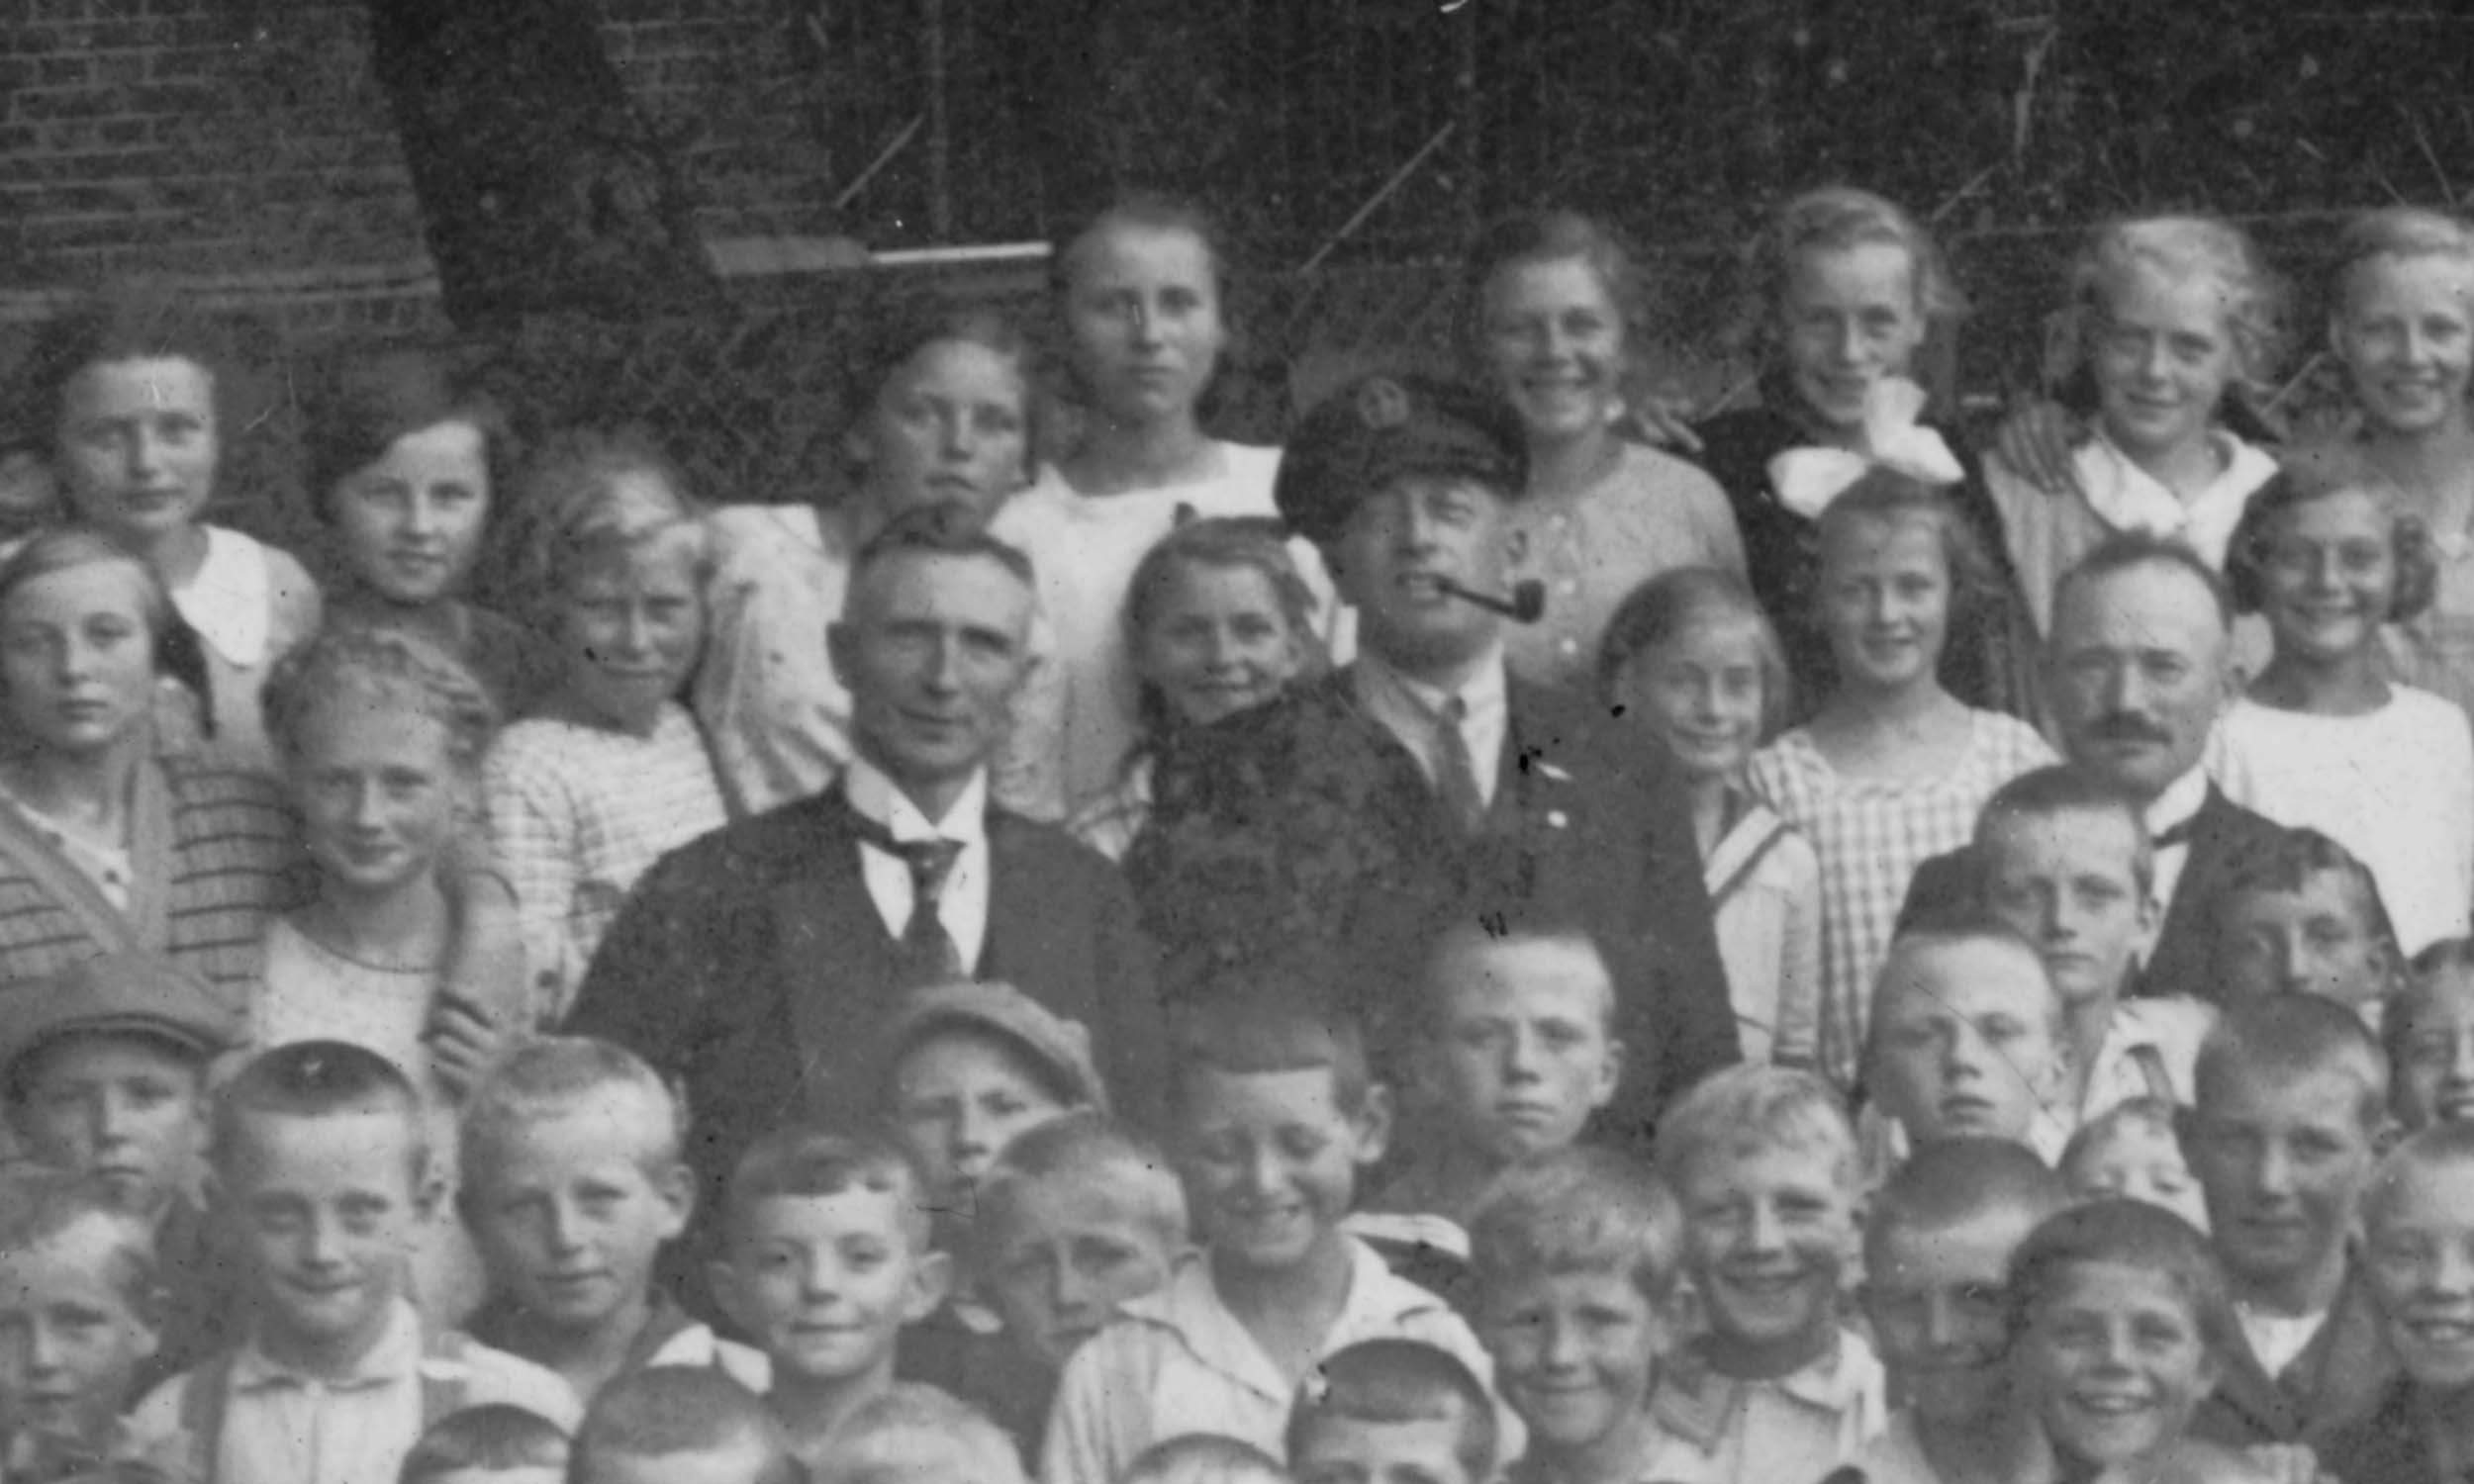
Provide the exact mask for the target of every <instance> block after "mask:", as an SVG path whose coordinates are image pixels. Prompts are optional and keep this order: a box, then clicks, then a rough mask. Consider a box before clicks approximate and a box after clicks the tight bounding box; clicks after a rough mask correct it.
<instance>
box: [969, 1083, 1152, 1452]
mask: <svg viewBox="0 0 2474 1484" xmlns="http://www.w3.org/2000/svg"><path fill="white" fill-rule="evenodd" d="M1192 1252H1193V1237H1192V1234H1191V1231H1190V1230H1189V1226H1188V1223H1187V1218H1186V1192H1185V1190H1184V1189H1183V1187H1181V1186H1180V1185H1179V1184H1178V1182H1177V1174H1176V1171H1175V1170H1174V1169H1173V1168H1171V1167H1170V1165H1169V1162H1168V1159H1167V1157H1166V1156H1164V1155H1163V1154H1161V1153H1160V1151H1159V1150H1158V1149H1157V1148H1156V1147H1155V1146H1154V1145H1153V1144H1152V1143H1151V1141H1149V1140H1147V1139H1145V1138H1143V1137H1142V1136H1141V1135H1139V1134H1137V1133H1135V1132H1134V1131H1133V1130H1131V1129H1128V1128H1126V1127H1125V1126H1124V1125H1123V1124H1120V1123H1118V1122H1117V1121H1116V1120H1114V1119H1112V1118H1110V1117H1108V1116H1107V1115H1106V1114H1104V1113H1099V1112H1095V1111H1093V1110H1090V1109H1084V1110H1082V1111H1079V1112H1074V1113H1069V1114H1067V1115H1065V1116H1064V1117H1063V1118H1059V1119H1056V1120H1054V1121H1052V1122H1049V1123H1045V1124H1042V1125H1040V1126H1039V1127H1038V1128H1035V1129H1033V1130H1031V1131H1030V1132H1029V1133H1027V1134H1024V1135H1022V1136H1020V1137H1019V1138H1016V1139H1015V1140H1014V1141H1013V1142H1012V1143H1010V1144H1008V1145H1006V1146H1005V1148H1004V1152H1003V1153H1001V1154H999V1156H998V1157H997V1161H996V1163H994V1164H993V1165H991V1166H990V1167H989V1170H988V1173H987V1175H986V1177H985V1178H984V1179H982V1181H981V1182H980V1189H979V1221H978V1222H977V1224H976V1226H975V1228H974V1231H973V1245H972V1251H971V1253H970V1256H971V1265H972V1269H973V1273H974V1276H975V1278H976V1279H977V1281H978V1283H979V1291H980V1294H981V1296H982V1297H983V1298H984V1299H985V1300H987V1302H988V1303H989V1304H991V1305H992V1306H993V1307H994V1308H995V1309H996V1311H997V1316H998V1320H999V1324H1000V1326H1001V1327H1002V1339H1003V1345H1004V1349H1005V1351H1006V1353H1007V1354H1008V1355H1009V1356H1010V1357H1011V1363H1010V1364H1009V1365H1008V1366H1006V1367H1005V1369H1004V1372H1003V1373H1002V1374H996V1373H992V1374H991V1375H990V1376H989V1377H988V1378H987V1379H988V1380H989V1381H990V1382H992V1383H997V1382H1009V1384H989V1385H985V1386H975V1387H963V1388H950V1389H953V1390H954V1391H955V1393H956V1395H959V1396H961V1397H962V1398H963V1399H964V1400H965V1401H968V1402H971V1403H972V1404H973V1405H975V1406H978V1407H980V1408H982V1409H983V1410H985V1411H986V1412H987V1413H988V1415H989V1416H990V1417H991V1418H992V1419H994V1420H995V1421H996V1422H997V1424H998V1425H999V1426H1000V1427H1002V1428H1003V1429H1004V1430H1005V1431H1006V1432H1008V1433H1010V1434H1012V1435H1013V1436H1014V1437H1016V1438H1022V1439H1024V1441H1025V1443H1026V1444H1027V1446H1026V1451H1027V1452H1029V1453H1030V1454H1032V1455H1033V1456H1036V1455H1037V1453H1038V1444H1039V1442H1040V1440H1041V1438H1042V1434H1043V1432H1044V1430H1045V1429H1046V1428H1047V1425H1048V1409H1049V1407H1050V1405H1051V1404H1052V1403H1053V1402H1054V1401H1055V1400H1056V1391H1057V1377H1058V1376H1059V1374H1060V1373H1061V1372H1063V1371H1064V1369H1065V1363H1066V1361H1067V1360H1068V1359H1069V1358H1071V1357H1072V1356H1073V1354H1074V1351H1075V1350H1076V1349H1077V1348H1078V1347H1080V1346H1081V1345H1082V1344H1083V1342H1085V1341H1086V1340H1089V1339H1090V1338H1091V1337H1092V1336H1094V1335H1096V1334H1098V1333H1099V1331H1100V1329H1101V1327H1103V1326H1105V1325H1106V1324H1107V1323H1108V1321H1110V1320H1111V1319H1114V1318H1115V1317H1116V1313H1117V1309H1118V1307H1119V1306H1120V1305H1122V1304H1124V1303H1125V1302H1127V1301H1128V1300H1130V1299H1137V1298H1141V1297H1143V1296H1144V1295H1146V1294H1150V1293H1155V1292H1157V1291H1158V1290H1159V1288H1160V1286H1161V1285H1162V1284H1164V1283H1166V1282H1167V1281H1168V1280H1169V1275H1170V1274H1171V1273H1173V1272H1175V1271H1176V1270H1177V1269H1178V1267H1179V1266H1180V1265H1181V1264H1182V1263H1184V1262H1185V1261H1187V1260H1188V1259H1189V1257H1190V1256H1191V1255H1192Z"/></svg>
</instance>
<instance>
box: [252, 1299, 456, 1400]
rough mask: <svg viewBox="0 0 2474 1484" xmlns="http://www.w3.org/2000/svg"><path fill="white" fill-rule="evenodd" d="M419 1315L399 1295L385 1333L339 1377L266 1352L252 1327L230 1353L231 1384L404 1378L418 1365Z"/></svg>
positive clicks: (330, 1385) (327, 1384)
mask: <svg viewBox="0 0 2474 1484" xmlns="http://www.w3.org/2000/svg"><path fill="white" fill-rule="evenodd" d="M422 1354H423V1346H422V1342H421V1317H420V1316H419V1315H417V1314H415V1313H414V1312H413V1306H412V1305H411V1304H409V1303H406V1302H405V1301H403V1300H402V1299H398V1300H397V1301H396V1303H395V1311H394V1313H392V1314H391V1315H389V1316H388V1318H387V1328H386V1332H385V1333H384V1334H382V1335H380V1336H379V1337H378V1343H377V1344H375V1345H371V1346H370V1347H369V1349H368V1350H367V1351H366V1352H364V1353H363V1354H362V1355H361V1357H360V1358H359V1359H358V1360H355V1361H353V1362H352V1367H351V1369H350V1370H349V1371H348V1372H347V1373H345V1374H343V1375H340V1376H321V1375H313V1374H311V1373H309V1372H307V1371H304V1370H301V1369H300V1368H298V1367H297V1366H293V1365H288V1364H286V1363H284V1362H283V1361H281V1360H278V1359H276V1358H274V1357H273V1356H272V1355H269V1354H267V1353H266V1351H265V1350H264V1349H263V1348H261V1347H260V1346H259V1345H258V1337H257V1335H256V1334H255V1332H252V1333H251V1334H250V1336H249V1338H248V1340H247V1342H246V1343H244V1344H243V1345H241V1346H240V1351H239V1353H238V1354H237V1355H235V1356H234V1357H233V1365H232V1384H233V1387H234V1389H235V1390H238V1391H254V1390H262V1389H264V1388H267V1387H270V1386H315V1387H320V1388H323V1389H325V1390H328V1391H356V1390H362V1389H366V1388H368V1387H372V1386H384V1385H387V1384H388V1383H390V1382H394V1381H402V1380H408V1379H410V1378H412V1377H413V1376H414V1375H416V1374H417V1373H418V1372H419V1371H420V1369H421V1366H422Z"/></svg>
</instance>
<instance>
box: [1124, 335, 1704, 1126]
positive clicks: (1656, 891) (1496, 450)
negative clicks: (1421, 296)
mask: <svg viewBox="0 0 2474 1484" xmlns="http://www.w3.org/2000/svg"><path fill="white" fill-rule="evenodd" d="M1527 479H1528V468H1527V455H1526V452H1525V442H1524V439H1523V435H1522V430H1521V424H1520V420H1519V417H1518V415H1517V414H1515V413H1514V412H1513V411H1512V409H1511V407H1510V406H1509V405H1508V404H1507V403H1505V402H1504V401H1503V400H1502V398H1501V397H1500V396H1499V395H1498V394H1495V393H1492V392H1488V391H1481V390H1479V389H1477V388H1475V387H1471V386H1467V385H1463V384H1460V383H1456V382H1449V381H1441V380H1435V379H1430V378H1426V377H1420V376H1408V375H1403V376H1388V375H1380V374H1379V375H1375V376H1369V377H1365V378H1361V379H1360V380H1358V381H1356V382H1354V383H1352V384H1351V385H1349V386H1347V387H1344V388H1343V389H1342V390H1341V391H1340V392H1339V393H1337V394H1336V395H1334V396H1333V397H1332V398H1331V399H1330V400H1329V401H1327V402H1325V403H1324V404H1323V405H1321V406H1319V407H1317V408H1315V409H1314V410H1313V411H1312V412H1310V413H1308V414H1307V415H1306V417H1304V419H1303V420H1302V422H1301V423H1300V424H1299V426H1298V428H1297V430H1296V432H1295V434H1294V435H1293V436H1292V437H1291V439H1290V441H1289V444H1288V449H1287V452H1286V454H1285V457H1284V458H1283V461H1282V463H1281V469H1280V476H1279V479H1278V482H1277V483H1276V485H1275V486H1274V490H1273V494H1274V497H1275V499H1276V500H1277V501H1278V503H1279V505H1280V510H1281V514H1282V515H1283V516H1284V517H1285V519H1286V520H1287V521H1288V523H1289V525H1290V526H1291V527H1292V528H1293V529H1294V530H1295V531H1296V532H1297V533H1298V534H1300V535H1302V536H1304V537H1305V538H1306V539H1308V540H1310V541H1312V542H1313V543H1314V544H1315V546H1316V547H1317V548H1318V549H1319V550H1320V551H1321V553H1322V557H1323V561H1324V564H1325V566H1326V567H1327V568H1328V569H1329V571H1330V572H1331V575H1332V580H1333V583H1334V585H1335V586H1336V587H1337V588H1338V590H1339V593H1340V596H1341V597H1342V599H1343V600H1344V601H1346V602H1347V603H1350V604H1351V605H1352V606H1354V607H1355V609H1356V611H1357V623H1358V630H1357V632H1358V658H1357V662H1356V663H1355V664H1354V665H1351V666H1348V667H1346V668H1344V669H1341V670H1338V671H1336V672H1334V673H1333V674H1332V675H1330V676H1329V677H1327V678H1326V679H1324V680H1323V681H1322V682H1320V683H1319V684H1316V685H1311V686H1307V687H1302V688H1299V691H1298V693H1297V696H1296V700H1295V703H1296V704H1298V705H1303V706H1322V707H1338V708H1341V709H1343V710H1345V711H1346V712H1347V713H1348V714H1350V715H1351V716H1353V717H1354V718H1356V720H1357V721H1358V722H1359V723H1360V724H1362V725H1364V726H1367V727H1369V728H1371V729H1372V730H1373V732H1374V736H1375V740H1376V742H1377V743H1378V744H1379V745H1380V747H1381V749H1382V750H1383V751H1384V752H1385V753H1386V754H1387V755H1388V756H1389V757H1390V758H1391V760H1392V762H1393V766H1394V767H1396V768H1399V769H1405V770H1414V777H1415V779H1416V781H1417V782H1418V784H1419V785H1420V786H1421V787H1422V788H1423V792H1424V796H1425V798H1426V799H1427V801H1428V803H1429V805H1430V814H1431V816H1432V817H1431V818H1429V819H1428V820H1425V821H1422V823H1423V824H1424V825H1426V826H1428V827H1430V828H1432V827H1439V833H1440V834H1441V835H1442V836H1443V837H1444V838H1446V839H1447V840H1449V841H1451V842H1454V843H1455V844H1456V845H1457V854H1458V856H1459V861H1458V867H1459V875H1460V877H1461V878H1462V880H1461V881H1460V882H1459V883H1458V884H1459V886H1460V888H1461V889H1462V890H1464V891H1466V892H1471V893H1474V899H1475V900H1476V901H1478V902H1480V903H1482V902H1483V901H1484V900H1485V898H1486V897H1487V896H1488V895H1493V896H1495V897H1497V898H1498V899H1499V900H1500V901H1502V902H1503V903H1504V904H1505V906H1506V907H1507V908H1510V907H1517V906H1524V905H1525V906H1529V907H1533V908H1540V909H1546V910H1551V911H1554V912H1557V913H1559V914H1563V915H1570V916H1572V917H1574V918H1576V919H1577V920H1579V921H1583V922H1586V923H1588V924H1589V925H1590V927H1591V928H1592V929H1593V930H1595V931H1597V932H1599V933H1601V934H1602V935H1605V936H1606V937H1609V938H1620V939H1625V940H1629V941H1630V942H1632V943H1635V944H1637V945H1639V947H1640V948H1641V949H1642V950H1644V951H1643V952H1640V953H1638V954H1637V955H1636V954H1627V955H1625V956H1624V957H1625V958H1626V960H1627V962H1628V963H1629V961H1631V960H1633V959H1635V958H1637V959H1638V961H1639V963H1638V965H1637V967H1632V968H1629V969H1628V971H1627V973H1626V975H1625V982H1622V983H1619V984H1618V985H1617V1001H1618V1013H1617V1018H1616V1025H1617V1036H1618V1039H1620V1040H1622V1041H1624V1042H1625V1043H1626V1044H1627V1045H1629V1046H1630V1047H1631V1048H1632V1049H1633V1053H1634V1056H1635V1058H1636V1060H1635V1062H1634V1064H1633V1065H1634V1067H1636V1068H1637V1072H1638V1074H1636V1075H1634V1076H1631V1077H1628V1078H1626V1079H1625V1084H1624V1085H1623V1086H1622V1087H1621V1088H1619V1089H1618V1090H1617V1092H1616V1093H1615V1095H1614V1101H1613V1104H1612V1106H1611V1107H1610V1108H1609V1110H1608V1114H1609V1119H1610V1121H1611V1124H1612V1130H1611V1131H1612V1132H1614V1133H1616V1134H1617V1135H1618V1136H1620V1137H1623V1138H1625V1139H1627V1140H1632V1141H1640V1140H1643V1139H1644V1138H1645V1137H1646V1134H1645V1130H1646V1126H1647V1124H1648V1123H1649V1121H1650V1120H1651V1119H1652V1117H1653V1116H1654V1115H1655V1113H1656V1110H1657V1108H1658V1106H1659V1105H1660V1104H1661V1103H1662V1102H1664V1101H1665V1099H1666V1098H1667V1097H1669V1096H1671V1095H1672V1094H1673V1093H1674V1092H1676V1091H1678V1090H1680V1089H1681V1088H1682V1087H1684V1086H1686V1085H1688V1084H1690V1083H1691V1082H1692V1081H1693V1080H1694V1079H1696V1078H1697V1077H1699V1076H1700V1075H1701V1074H1702V1073H1704V1072H1706V1071H1708V1070H1710V1069H1711V1068H1713V1067H1718V1066H1721V1065H1724V1064H1726V1063H1730V1062H1734V1061H1736V1060H1738V1049H1737V1045H1736V1039H1735V1021H1734V1017H1733V1015H1732V1013H1731V1012H1730V1011H1729V1009H1728V1007H1727V982H1726V973H1725V971H1724V970H1723V969H1722V968H1721V967H1720V966H1719V960H1718V948H1717V942H1716V939H1715V937H1714V936H1713V934H1712V931H1711V926H1710V908H1709V898H1708V894H1707V892H1706V891H1705V889H1704V888H1703V886H1702V883H1701V876H1700V865H1699V856H1698V852H1697V850H1696V849H1695V847H1694V845H1693V839H1692V831H1691V826H1690V822H1689V815H1688V813H1687V812H1686V809H1685V807H1684V803H1683V798H1682V794H1681V792H1680V786H1679V785H1678V784H1677V783H1676V781H1675V780H1674V779H1673V778H1672V777H1671V776H1669V775H1667V774H1666V773H1665V771H1664V770H1662V769H1659V768H1657V767H1656V765H1655V764H1653V763H1650V762H1649V761H1647V760H1645V759H1643V758H1640V757H1637V756H1633V757H1626V758H1624V759H1623V761H1622V763H1621V764H1620V765H1619V764H1618V762H1617V754H1616V752H1615V751H1614V749H1613V748H1612V747H1611V746H1610V745H1608V739H1606V738H1605V737H1604V736H1603V734H1602V733H1601V731H1600V729H1599V728H1598V727H1597V725H1596V718H1595V717H1594V715H1593V714H1592V713H1591V710H1590V708H1589V706H1588V705H1587V704H1586V703H1585V702H1583V701H1581V700H1579V699H1578V698H1577V697H1572V696H1563V695H1561V694H1559V693H1556V692H1552V691H1548V690H1546V689H1543V688H1540V687H1536V686H1533V685H1530V684H1528V683H1527V682H1524V681H1522V680H1521V679H1519V678H1518V677H1516V676H1514V675H1512V674H1511V673H1510V670H1509V667H1508V664H1507V661H1506V658H1505V649H1504V619H1505V613H1504V612H1503V611H1501V608H1502V607H1504V606H1513V605H1515V604H1512V603H1509V602H1508V601H1507V595H1510V594H1512V593H1513V592H1514V591H1515V589H1514V579H1515V578H1516V577H1517V576H1518V575H1519V574H1520V571H1521V569H1522V566H1523V563H1524V559H1525V556H1526V540H1525V538H1524V536H1523V535H1522V533H1521V531H1520V529H1519V526H1518V524H1517V522H1516V520H1515V518H1514V516H1515V510H1514V507H1515V505H1516V503H1517V502H1518V501H1519V500H1520V499H1521V497H1522V493H1523V490H1524V488H1525V486H1526V483H1527ZM1489 599H1491V600H1494V603H1491V604H1490V603H1486V602H1485V601H1484V600H1489ZM1549 601H1550V602H1551V601H1552V598H1551V597H1550V599H1549ZM1166 791H1167V790H1166V789H1165V788H1164V789H1163V792H1164V793H1165V792H1166Z"/></svg>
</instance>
